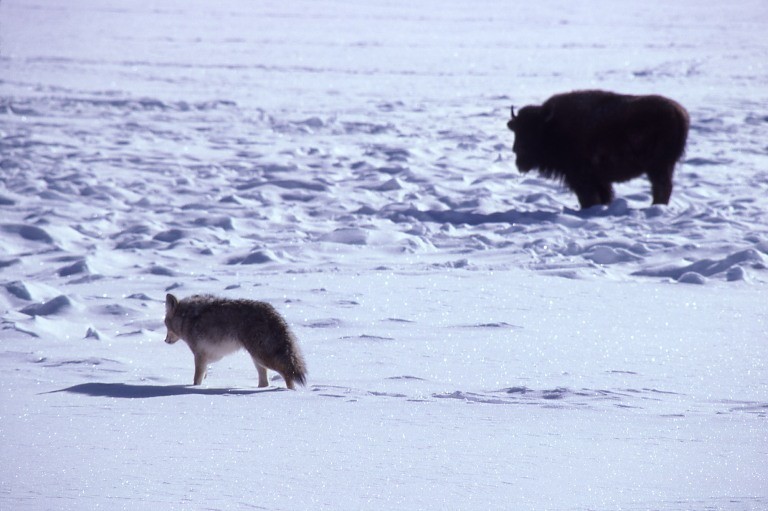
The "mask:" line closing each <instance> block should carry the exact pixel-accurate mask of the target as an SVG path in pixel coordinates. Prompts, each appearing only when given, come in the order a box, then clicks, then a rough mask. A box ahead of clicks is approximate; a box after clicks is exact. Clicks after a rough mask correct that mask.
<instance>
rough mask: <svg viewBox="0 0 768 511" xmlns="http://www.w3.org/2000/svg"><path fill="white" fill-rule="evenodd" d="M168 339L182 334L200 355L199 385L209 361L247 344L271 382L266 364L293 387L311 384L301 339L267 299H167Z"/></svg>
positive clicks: (261, 383) (262, 376)
mask: <svg viewBox="0 0 768 511" xmlns="http://www.w3.org/2000/svg"><path fill="white" fill-rule="evenodd" d="M165 326H166V327H167V329H168V335H167V336H166V339H165V342H167V343H169V344H173V343H174V342H176V341H178V340H179V339H183V340H184V341H185V342H186V343H187V345H188V346H189V348H190V349H191V350H192V353H193V354H194V356H195V377H194V381H193V383H194V385H199V384H200V383H202V381H203V379H204V378H205V375H206V372H207V366H208V364H209V363H211V362H216V361H217V360H219V359H221V358H222V357H223V356H225V355H227V354H229V353H233V352H235V351H237V350H239V349H240V348H245V350H246V351H247V352H248V354H249V355H251V358H252V359H253V362H254V364H255V365H256V370H257V371H258V374H259V387H266V386H267V385H268V380H267V369H272V370H273V371H277V372H278V373H280V375H281V376H282V377H283V379H284V380H285V384H286V386H287V387H288V388H289V389H292V388H294V383H298V384H300V385H306V375H307V369H306V364H305V362H304V357H303V356H302V354H301V350H300V349H299V346H298V342H297V340H296V337H295V336H294V334H293V332H292V331H291V329H290V328H289V327H288V323H286V321H285V319H284V318H283V317H282V316H281V315H280V314H279V313H278V312H277V311H276V310H275V308H274V307H272V306H271V305H270V304H268V303H265V302H258V301H254V300H230V299H225V298H217V297H215V296H211V295H194V296H190V297H188V298H184V299H182V300H179V299H177V298H176V297H175V296H173V295H172V294H168V295H167V296H166V300H165Z"/></svg>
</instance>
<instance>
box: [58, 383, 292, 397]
mask: <svg viewBox="0 0 768 511" xmlns="http://www.w3.org/2000/svg"><path fill="white" fill-rule="evenodd" d="M283 390H285V389H282V388H279V387H265V388H260V389H251V390H246V389H208V388H201V387H195V386H192V385H131V384H127V383H82V384H80V385H75V386H73V387H67V388H66V389H61V390H54V391H52V392H45V394H54V393H57V392H71V393H73V394H84V395H86V396H93V397H115V398H127V399H147V398H151V397H168V396H186V395H202V396H247V395H251V394H261V393H263V392H280V391H283Z"/></svg>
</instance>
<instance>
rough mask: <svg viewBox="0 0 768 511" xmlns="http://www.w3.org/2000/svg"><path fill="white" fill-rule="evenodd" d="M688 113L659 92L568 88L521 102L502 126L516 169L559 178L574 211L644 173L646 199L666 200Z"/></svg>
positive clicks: (685, 134)
mask: <svg viewBox="0 0 768 511" xmlns="http://www.w3.org/2000/svg"><path fill="white" fill-rule="evenodd" d="M688 126H689V118H688V113H687V112H686V111H685V108H683V107H682V106H681V105H679V104H678V103H676V102H675V101H672V100H671V99H668V98H665V97H662V96H629V95H624V94H616V93H613V92H606V91H599V90H593V91H576V92H569V93H565V94H557V95H555V96H552V97H551V98H549V99H548V100H547V101H545V102H544V104H542V105H539V106H526V107H523V108H521V109H520V111H519V112H518V113H517V115H515V108H514V107H512V119H510V121H509V122H508V123H507V127H508V128H509V129H510V130H512V131H513V132H514V134H515V143H514V146H513V147H512V150H513V151H514V152H515V155H516V161H515V164H516V165H517V168H518V170H519V171H520V172H522V173H526V172H529V171H531V170H533V169H538V171H539V173H540V174H541V175H543V176H545V177H547V178H555V179H560V180H561V181H562V182H563V183H565V185H567V186H568V188H570V189H571V190H572V191H573V192H574V193H575V194H576V196H577V197H578V199H579V204H580V205H581V207H582V208H588V207H591V206H595V205H597V204H609V203H610V202H611V201H612V200H613V183H621V182H624V181H628V180H630V179H633V178H635V177H638V176H640V175H642V174H647V175H648V179H649V180H650V182H651V189H652V192H653V203H654V204H668V203H669V198H670V196H671V195H672V173H673V171H674V169H675V163H676V162H677V161H678V160H679V159H680V157H681V156H682V155H683V152H684V150H685V142H686V140H687V138H688Z"/></svg>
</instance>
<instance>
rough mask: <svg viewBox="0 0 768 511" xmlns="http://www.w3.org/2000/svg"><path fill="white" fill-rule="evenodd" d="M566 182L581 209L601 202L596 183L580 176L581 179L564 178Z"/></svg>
mask: <svg viewBox="0 0 768 511" xmlns="http://www.w3.org/2000/svg"><path fill="white" fill-rule="evenodd" d="M566 184H567V185H568V187H569V188H570V189H571V190H573V192H574V193H575V194H576V197H577V198H578V199H579V205H580V206H581V209H587V208H591V207H592V206H596V205H598V204H602V202H601V199H600V191H599V187H598V185H597V183H595V182H593V181H590V180H588V179H584V178H582V180H581V181H575V180H566Z"/></svg>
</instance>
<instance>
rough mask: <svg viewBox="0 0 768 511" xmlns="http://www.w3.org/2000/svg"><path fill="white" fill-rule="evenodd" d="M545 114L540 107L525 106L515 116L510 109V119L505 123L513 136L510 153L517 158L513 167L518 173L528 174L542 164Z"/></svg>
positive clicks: (513, 110) (513, 111)
mask: <svg viewBox="0 0 768 511" xmlns="http://www.w3.org/2000/svg"><path fill="white" fill-rule="evenodd" d="M546 118H547V114H546V113H545V112H544V109H543V108H542V107H540V106H526V107H523V108H521V109H520V111H519V112H518V113H517V115H515V109H514V107H513V108H512V118H511V119H510V120H509V122H508V123H507V128H509V129H510V130H511V131H512V132H514V134H515V144H514V145H513V146H512V151H514V152H515V155H516V156H517V158H516V159H515V165H517V169H518V170H519V171H520V172H529V171H531V170H533V169H535V168H537V167H539V166H541V163H542V156H543V152H544V149H543V147H544V142H543V139H544V124H545V120H546Z"/></svg>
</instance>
